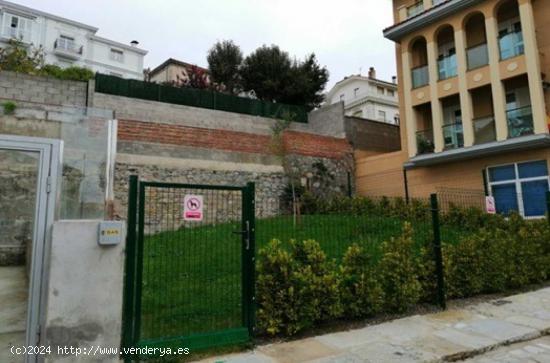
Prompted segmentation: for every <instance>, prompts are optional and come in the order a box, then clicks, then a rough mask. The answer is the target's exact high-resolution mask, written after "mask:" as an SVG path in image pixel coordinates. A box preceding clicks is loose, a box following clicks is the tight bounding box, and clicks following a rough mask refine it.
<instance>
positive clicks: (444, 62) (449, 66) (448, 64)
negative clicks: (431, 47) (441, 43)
mask: <svg viewBox="0 0 550 363" xmlns="http://www.w3.org/2000/svg"><path fill="white" fill-rule="evenodd" d="M437 69H438V72H439V79H440V80H443V79H447V78H451V77H455V76H456V75H457V65H456V54H453V55H450V56H447V57H443V58H441V59H439V60H438V61H437Z"/></svg>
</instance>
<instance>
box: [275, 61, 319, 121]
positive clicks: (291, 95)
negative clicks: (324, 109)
mask: <svg viewBox="0 0 550 363" xmlns="http://www.w3.org/2000/svg"><path fill="white" fill-rule="evenodd" d="M328 77H329V72H328V70H327V69H326V67H321V65H319V63H318V62H317V57H316V56H315V54H313V53H312V54H310V55H308V56H307V57H306V59H305V60H304V61H303V62H297V61H294V63H293V65H292V67H291V69H290V77H289V78H290V80H291V82H290V83H289V84H288V85H287V87H286V89H285V92H284V93H285V94H284V97H283V98H282V99H281V100H280V101H281V102H284V103H289V104H293V105H304V106H306V107H307V108H308V109H310V110H311V109H314V108H316V107H319V106H320V105H321V103H322V102H323V99H324V96H323V90H324V89H325V86H326V84H327V81H328Z"/></svg>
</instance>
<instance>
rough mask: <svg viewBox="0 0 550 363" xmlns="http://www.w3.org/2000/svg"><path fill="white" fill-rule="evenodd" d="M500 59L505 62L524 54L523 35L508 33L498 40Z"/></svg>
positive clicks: (519, 32)
mask: <svg viewBox="0 0 550 363" xmlns="http://www.w3.org/2000/svg"><path fill="white" fill-rule="evenodd" d="M499 46H500V59H501V60H505V59H509V58H513V57H516V56H518V55H521V54H523V53H524V52H525V48H524V46H523V34H522V33H521V31H518V32H514V33H509V34H506V35H503V36H501V37H500V38H499Z"/></svg>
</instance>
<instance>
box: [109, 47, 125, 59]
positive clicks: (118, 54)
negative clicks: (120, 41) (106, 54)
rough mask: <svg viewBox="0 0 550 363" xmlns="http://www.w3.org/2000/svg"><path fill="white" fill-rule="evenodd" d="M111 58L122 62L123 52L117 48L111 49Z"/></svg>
mask: <svg viewBox="0 0 550 363" xmlns="http://www.w3.org/2000/svg"><path fill="white" fill-rule="evenodd" d="M111 59H112V60H114V61H117V62H124V52H123V51H121V50H118V49H111Z"/></svg>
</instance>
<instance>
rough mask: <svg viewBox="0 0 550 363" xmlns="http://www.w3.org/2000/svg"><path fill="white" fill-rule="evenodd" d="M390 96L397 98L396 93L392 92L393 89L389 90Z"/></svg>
mask: <svg viewBox="0 0 550 363" xmlns="http://www.w3.org/2000/svg"><path fill="white" fill-rule="evenodd" d="M388 96H390V97H395V91H394V90H392V89H389V90H388Z"/></svg>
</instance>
